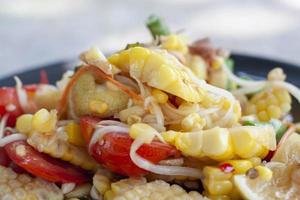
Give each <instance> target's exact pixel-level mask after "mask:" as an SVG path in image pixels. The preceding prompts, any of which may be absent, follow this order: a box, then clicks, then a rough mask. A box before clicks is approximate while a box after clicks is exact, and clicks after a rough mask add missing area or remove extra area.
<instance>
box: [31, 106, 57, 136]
mask: <svg viewBox="0 0 300 200" xmlns="http://www.w3.org/2000/svg"><path fill="white" fill-rule="evenodd" d="M56 114H57V111H56V110H51V111H50V112H49V111H48V110H46V109H44V108H43V109H41V110H39V111H38V112H36V113H35V114H34V115H33V117H32V128H33V129H34V130H36V131H38V132H41V133H45V132H51V131H53V130H54V129H55V126H56V122H57V115H56Z"/></svg>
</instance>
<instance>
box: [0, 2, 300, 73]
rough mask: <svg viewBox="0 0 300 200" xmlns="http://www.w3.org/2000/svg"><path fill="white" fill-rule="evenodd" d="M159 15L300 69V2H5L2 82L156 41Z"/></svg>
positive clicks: (192, 32) (1, 7)
mask: <svg viewBox="0 0 300 200" xmlns="http://www.w3.org/2000/svg"><path fill="white" fill-rule="evenodd" d="M152 13H154V14H157V15H160V16H162V17H163V18H164V19H165V21H166V22H167V23H168V24H169V26H170V27H171V29H172V30H173V31H178V30H182V29H184V30H185V31H186V34H187V35H188V36H189V37H190V38H191V39H197V38H201V37H205V36H209V37H210V38H211V39H212V41H213V43H214V44H215V45H216V46H222V47H225V48H227V49H230V50H232V51H234V52H239V53H245V54H251V55H259V56H263V57H269V58H274V59H279V60H283V61H287V62H291V63H295V64H298V65H299V66H300V23H299V22H300V1H299V0H243V1H239V0H164V1H163V0H149V1H142V0H126V1H125V0H123V1H116V0H110V1H104V0H0V77H3V76H7V75H9V74H12V73H14V72H17V71H21V70H22V71H23V70H26V69H29V68H32V67H39V66H44V65H46V64H48V63H53V62H57V61H62V60H68V59H75V58H77V56H78V54H79V53H80V52H81V51H82V50H85V49H87V48H89V47H91V46H94V45H97V46H98V47H99V48H100V49H102V50H103V51H104V52H112V51H113V50H117V49H119V48H123V47H125V45H126V44H127V43H130V42H135V41H147V40H150V35H149V34H148V32H147V30H146V28H145V26H144V22H145V20H146V18H147V17H148V15H150V14H152Z"/></svg>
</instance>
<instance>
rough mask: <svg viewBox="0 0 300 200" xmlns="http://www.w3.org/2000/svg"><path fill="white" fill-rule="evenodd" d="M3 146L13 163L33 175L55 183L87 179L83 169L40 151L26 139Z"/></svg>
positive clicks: (78, 181)
mask: <svg viewBox="0 0 300 200" xmlns="http://www.w3.org/2000/svg"><path fill="white" fill-rule="evenodd" d="M4 148H5V151H6V153H7V155H8V156H9V158H10V159H11V160H12V161H13V162H14V163H15V164H17V165H18V166H20V167H22V168H23V169H25V170H26V171H27V172H29V173H31V174H33V175H34V176H37V177H41V178H43V179H45V180H48V181H50V182H55V183H70V182H72V183H77V184H80V183H84V182H87V181H88V180H89V176H88V175H87V173H86V172H85V171H84V170H82V169H79V168H77V167H75V166H73V165H71V164H69V163H67V162H64V161H61V160H58V159H55V158H52V157H50V156H49V155H46V154H43V153H40V152H38V151H37V150H35V149H34V148H33V147H31V146H30V145H29V144H28V143H27V142H26V141H15V142H11V143H9V144H7V145H6V146H5V147H4Z"/></svg>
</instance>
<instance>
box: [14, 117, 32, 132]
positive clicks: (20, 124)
mask: <svg viewBox="0 0 300 200" xmlns="http://www.w3.org/2000/svg"><path fill="white" fill-rule="evenodd" d="M32 117H33V116H32V115H31V114H24V115H21V116H20V117H18V119H17V122H16V129H17V130H18V131H19V132H21V133H26V134H28V133H29V132H30V131H31V130H32V126H31V123H32Z"/></svg>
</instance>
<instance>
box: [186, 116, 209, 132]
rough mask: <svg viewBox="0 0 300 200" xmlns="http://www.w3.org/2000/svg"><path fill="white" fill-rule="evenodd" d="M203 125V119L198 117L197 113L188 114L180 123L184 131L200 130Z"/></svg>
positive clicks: (204, 123)
mask: <svg viewBox="0 0 300 200" xmlns="http://www.w3.org/2000/svg"><path fill="white" fill-rule="evenodd" d="M205 125H206V121H205V119H204V118H202V117H200V116H199V115H198V114H197V113H192V114H189V115H188V116H186V117H185V118H183V120H182V121H181V127H182V128H183V130H185V131H192V130H201V129H203V128H204V126H205Z"/></svg>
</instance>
